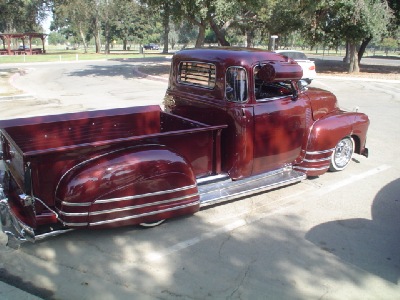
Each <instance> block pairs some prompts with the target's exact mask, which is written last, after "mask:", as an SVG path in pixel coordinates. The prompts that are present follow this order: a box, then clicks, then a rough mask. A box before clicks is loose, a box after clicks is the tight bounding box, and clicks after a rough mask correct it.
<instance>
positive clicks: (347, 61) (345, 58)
mask: <svg viewBox="0 0 400 300" xmlns="http://www.w3.org/2000/svg"><path fill="white" fill-rule="evenodd" d="M349 45H350V43H349V42H348V41H346V54H345V56H344V57H343V62H344V63H345V64H349V63H350V50H349Z"/></svg>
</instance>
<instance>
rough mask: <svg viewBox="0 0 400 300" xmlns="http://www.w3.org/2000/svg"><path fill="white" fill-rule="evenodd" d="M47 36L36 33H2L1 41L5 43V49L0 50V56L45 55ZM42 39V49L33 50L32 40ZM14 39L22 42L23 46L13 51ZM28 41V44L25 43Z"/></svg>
mask: <svg viewBox="0 0 400 300" xmlns="http://www.w3.org/2000/svg"><path fill="white" fill-rule="evenodd" d="M46 36H47V34H45V33H36V32H27V33H0V39H1V40H2V41H3V49H0V54H3V55H4V54H5V55H7V54H8V55H18V54H30V55H32V54H43V53H46V50H45V48H44V41H45V39H46ZM35 38H38V39H41V41H42V47H41V48H33V47H32V39H35ZM13 39H16V40H21V42H22V46H20V47H18V49H11V41H12V40H13ZM26 41H28V44H25V42H26Z"/></svg>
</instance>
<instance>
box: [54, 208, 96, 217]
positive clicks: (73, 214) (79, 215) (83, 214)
mask: <svg viewBox="0 0 400 300" xmlns="http://www.w3.org/2000/svg"><path fill="white" fill-rule="evenodd" d="M57 211H58V213H59V214H60V215H63V216H66V217H87V216H89V212H86V213H67V212H63V211H62V210H59V209H58V208H57Z"/></svg>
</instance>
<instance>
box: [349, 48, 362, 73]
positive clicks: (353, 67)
mask: <svg viewBox="0 0 400 300" xmlns="http://www.w3.org/2000/svg"><path fill="white" fill-rule="evenodd" d="M349 49H350V66H349V73H359V72H360V65H359V63H358V52H357V45H356V44H355V43H354V42H350V43H349Z"/></svg>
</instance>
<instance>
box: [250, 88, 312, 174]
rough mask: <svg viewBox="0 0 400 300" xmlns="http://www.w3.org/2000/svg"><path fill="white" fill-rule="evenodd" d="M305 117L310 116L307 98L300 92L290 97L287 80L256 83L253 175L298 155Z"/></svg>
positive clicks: (289, 162)
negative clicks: (296, 95)
mask: <svg viewBox="0 0 400 300" xmlns="http://www.w3.org/2000/svg"><path fill="white" fill-rule="evenodd" d="M255 82H256V81H255ZM307 119H310V120H311V110H310V107H309V104H308V98H307V97H306V96H304V95H302V94H300V95H299V96H298V98H296V97H293V89H292V86H291V84H290V82H282V83H281V82H270V83H264V82H263V83H262V84H260V85H258V86H257V83H256V86H255V104H254V154H253V172H252V173H253V175H255V174H259V173H263V172H266V171H270V170H274V169H278V168H281V167H283V166H285V165H286V164H291V163H293V162H294V161H295V160H296V159H298V158H299V156H300V154H301V149H302V144H303V141H304V139H305V134H306V132H307V123H309V122H308V121H307Z"/></svg>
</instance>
